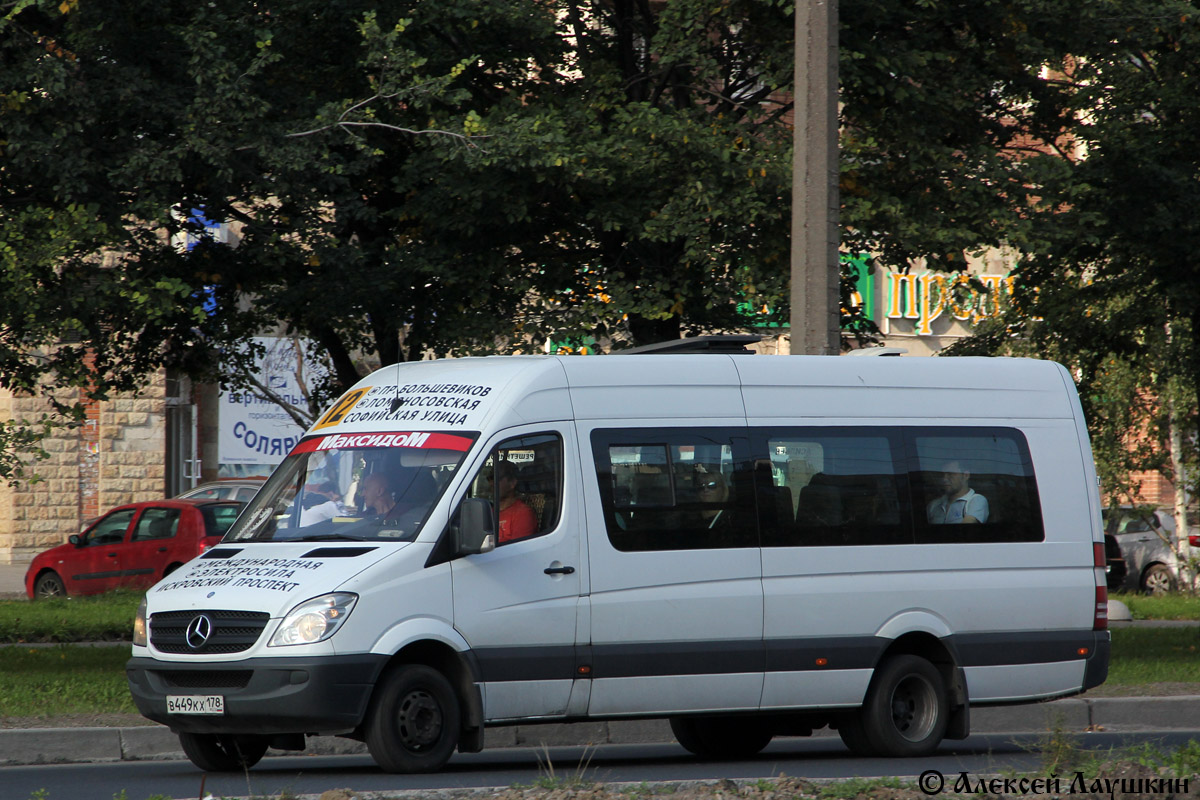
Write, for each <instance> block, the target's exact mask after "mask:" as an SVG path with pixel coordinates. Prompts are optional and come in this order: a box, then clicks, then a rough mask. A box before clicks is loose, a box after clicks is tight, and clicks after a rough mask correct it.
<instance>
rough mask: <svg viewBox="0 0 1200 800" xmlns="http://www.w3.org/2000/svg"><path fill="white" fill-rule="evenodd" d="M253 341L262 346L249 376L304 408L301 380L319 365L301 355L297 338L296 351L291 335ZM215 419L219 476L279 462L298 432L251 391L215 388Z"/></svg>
mask: <svg viewBox="0 0 1200 800" xmlns="http://www.w3.org/2000/svg"><path fill="white" fill-rule="evenodd" d="M254 341H255V343H256V344H260V345H262V346H263V347H265V348H266V355H265V356H264V357H263V358H262V359H260V360H259V362H258V370H257V374H256V375H255V378H256V379H257V380H258V381H259V382H260V383H262V384H263V385H264V386H266V387H267V388H268V389H270V391H271V393H272V394H273V395H275V396H276V397H278V398H279V399H281V400H283V401H285V402H287V403H289V404H291V405H293V406H296V407H297V408H299V409H304V410H307V407H308V404H307V401H306V399H305V397H304V392H303V390H302V389H301V379H302V378H303V380H304V382H305V383H309V384H311V383H312V382H313V379H314V377H315V376H317V375H319V374H320V372H321V371H322V368H321V367H320V366H319V365H316V364H313V363H311V360H310V359H308V358H306V357H305V356H304V351H305V350H306V348H304V346H303V343H300V350H301V351H302V352H300V353H298V352H297V343H296V341H294V340H292V339H276V338H267V337H262V338H258V339H255V340H254ZM298 373H299V374H298ZM218 424H219V426H220V432H219V435H218V438H217V446H218V448H219V453H220V473H221V475H222V477H234V476H237V475H256V474H265V472H266V471H267V470H266V469H261V468H260V469H256V468H255V467H262V468H265V467H273V466H275V465H277V464H279V463H280V462H282V461H283V459H284V456H286V455H287V454H288V452H290V451H291V449H292V448H293V447H295V446H296V443H297V442H299V441H300V437H301V435H302V434H303V433H304V428H302V427H301V426H300V425H298V424H296V422H295V421H294V420H293V419H292V418H291V416H289V415H288V413H287V411H285V410H284V409H283V408H282V407H281V406H280V405H279V404H278V403H277V402H275V401H274V400H271V399H268V398H267V397H264V396H261V395H260V393H258V392H254V391H235V392H225V391H223V392H221V394H220V419H219V423H218Z"/></svg>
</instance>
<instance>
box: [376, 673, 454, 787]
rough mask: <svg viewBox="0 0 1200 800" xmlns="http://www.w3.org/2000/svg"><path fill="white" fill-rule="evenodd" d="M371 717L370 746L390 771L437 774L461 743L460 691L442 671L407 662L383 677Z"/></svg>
mask: <svg viewBox="0 0 1200 800" xmlns="http://www.w3.org/2000/svg"><path fill="white" fill-rule="evenodd" d="M372 705H373V708H372V710H371V713H370V716H369V718H368V720H367V726H366V740H367V749H368V750H370V751H371V757H372V758H374V759H375V763H377V764H378V765H379V766H380V767H381V768H383V769H384V770H385V771H387V772H402V773H410V772H436V771H437V770H439V769H441V768H442V767H443V766H445V764H446V762H447V761H449V760H450V756H451V755H453V753H454V748H455V747H457V746H458V734H459V731H460V730H461V726H462V720H461V718H460V711H459V702H458V695H456V694H455V693H454V687H453V686H451V685H450V681H448V680H446V677H445V676H444V675H442V673H440V672H438V671H437V670H435V669H433V668H432V667H426V666H424V665H421V664H405V665H403V666H401V667H398V668H396V669H395V670H393V671H392V672H391V673H389V674H388V675H387V677H385V678H384V680H383V682H382V683H381V684H380V685H379V688H378V689H377V690H376V692H375V698H374V702H373V704H372Z"/></svg>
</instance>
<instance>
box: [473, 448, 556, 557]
mask: <svg viewBox="0 0 1200 800" xmlns="http://www.w3.org/2000/svg"><path fill="white" fill-rule="evenodd" d="M562 452H563V447H562V439H561V438H560V437H559V436H558V434H556V433H543V434H536V435H532V436H521V437H517V438H514V439H506V440H505V441H503V442H501V443H500V444H499V445H497V446H496V447H495V448H494V449H493V450H492V452H491V453H490V454H488V458H487V461H486V462H484V466H483V468H482V469H481V470H480V471H479V472H478V473H477V474H476V475H475V478H474V479H473V480H472V481H471V486H470V488H469V489H468V491H467V497H479V498H483V499H485V500H488V501H489V502H491V504H492V513H493V515H494V517H495V518H494V520H493V523H494V525H493V529H494V530H495V531H496V546H497V547H500V546H502V545H505V544H508V543H509V542H516V541H520V540H522V539H528V538H530V537H533V536H540V535H541V534H543V533H549V532H550V531H552V530H554V529H555V528H556V527H557V526H558V518H559V514H560V512H561V510H562V486H563V469H562V462H563V459H562Z"/></svg>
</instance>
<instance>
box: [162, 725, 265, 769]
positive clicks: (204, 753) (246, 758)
mask: <svg viewBox="0 0 1200 800" xmlns="http://www.w3.org/2000/svg"><path fill="white" fill-rule="evenodd" d="M179 744H180V745H182V746H183V752H184V755H186V756H187V757H188V760H189V761H191V762H192V763H193V764H195V765H196V766H197V767H199V768H200V769H202V770H204V771H205V772H241V771H243V770H248V769H250V768H251V767H253V766H254V765H255V764H257V763H258V762H259V761H261V760H262V757H263V755H264V754H266V752H267V739H266V737H263V736H233V735H230V734H223V733H180V734H179Z"/></svg>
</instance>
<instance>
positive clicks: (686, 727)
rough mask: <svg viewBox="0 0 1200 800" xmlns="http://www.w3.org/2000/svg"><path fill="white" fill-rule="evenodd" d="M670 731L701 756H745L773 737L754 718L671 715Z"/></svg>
mask: <svg viewBox="0 0 1200 800" xmlns="http://www.w3.org/2000/svg"><path fill="white" fill-rule="evenodd" d="M671 733H673V734H675V740H676V741H678V742H679V743H680V744H681V745H683V749H684V750H687V751H688V752H689V753H692V754H693V755H697V756H700V757H701V758H749V757H750V756H752V755H755V754H756V753H758V752H759V751H761V750H762V749H763V748H764V747H766V746H767V745H768V744H770V743H771V739H772V738H774V737H773V734H772V733H771V731H770V730H768V729H767V728H766V727H765V726H764V725H763V724H762V723H761V721H759V720H756V719H754V717H671Z"/></svg>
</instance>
